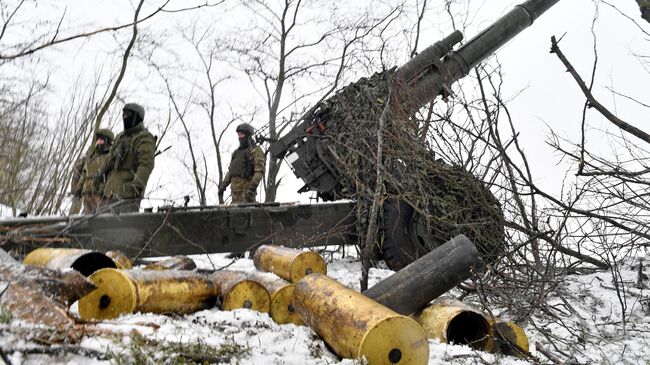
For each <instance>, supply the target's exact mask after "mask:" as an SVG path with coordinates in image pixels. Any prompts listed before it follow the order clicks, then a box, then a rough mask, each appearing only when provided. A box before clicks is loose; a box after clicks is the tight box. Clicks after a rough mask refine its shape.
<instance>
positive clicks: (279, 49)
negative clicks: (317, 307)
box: [227, 0, 399, 202]
mask: <svg viewBox="0 0 650 365" xmlns="http://www.w3.org/2000/svg"><path fill="white" fill-rule="evenodd" d="M328 6H331V7H332V9H330V10H328ZM245 7H246V9H247V10H248V11H250V12H252V14H253V19H254V21H253V24H256V25H255V26H254V27H253V28H252V29H247V30H245V31H243V30H237V31H236V33H235V34H236V36H235V38H233V40H232V41H231V42H230V45H229V46H228V47H227V50H228V51H229V52H230V53H231V54H232V55H233V59H234V60H236V62H237V64H239V65H240V67H241V70H242V71H243V72H244V73H245V74H246V76H247V77H248V78H249V80H250V81H251V83H252V84H253V86H254V87H255V88H256V89H257V91H258V93H259V95H260V96H261V98H262V99H263V100H264V104H265V107H266V110H267V113H268V114H267V120H266V123H265V125H264V127H263V130H261V131H260V133H263V134H266V135H267V136H268V139H270V140H271V141H273V140H276V139H277V138H278V137H279V136H280V135H281V134H282V131H283V130H284V129H285V128H286V126H287V125H288V123H289V122H292V121H294V119H293V117H284V119H283V117H282V116H283V115H284V114H285V113H286V112H287V111H291V110H292V109H293V108H295V106H296V105H298V103H299V102H300V101H301V100H302V99H305V98H308V97H311V96H312V95H314V94H319V95H320V96H322V98H323V99H324V98H325V97H327V95H329V94H330V93H331V92H333V91H334V90H336V88H337V87H338V85H339V83H340V82H341V80H342V79H343V73H344V71H345V70H346V68H347V67H348V66H349V65H350V61H351V58H352V57H351V55H352V54H353V53H354V52H355V49H354V46H355V45H356V44H359V43H362V41H363V39H364V38H365V37H367V36H368V35H369V34H370V33H371V31H372V30H373V29H375V28H377V27H379V26H380V25H381V24H384V22H385V21H386V19H388V18H390V17H391V16H394V14H395V12H396V11H397V10H395V9H396V8H399V6H397V7H393V8H392V9H391V10H389V11H388V15H384V16H380V17H378V18H372V17H371V16H369V15H367V14H360V15H359V16H358V17H357V18H356V19H349V18H348V19H344V18H341V19H336V18H335V20H334V22H332V21H331V20H330V19H328V17H329V16H328V14H330V13H331V12H332V10H338V9H336V8H335V7H334V6H333V5H332V4H331V3H330V2H323V1H301V0H286V1H284V2H282V3H281V4H280V5H279V6H278V7H276V6H274V5H270V4H268V3H267V2H264V1H258V0H256V1H251V2H247V3H245ZM335 14H336V12H335ZM306 30H309V32H307V31H306ZM243 33H245V34H250V35H252V37H251V38H249V39H247V40H243V39H241V38H240V37H239V35H240V34H243ZM332 49H336V51H335V52H332V51H331V50H332ZM312 79H315V80H318V82H319V84H320V85H323V83H324V85H325V86H319V87H318V88H316V89H315V90H314V89H311V90H307V91H302V92H301V94H300V95H301V96H297V95H296V94H295V91H294V90H295V88H296V87H297V85H302V86H304V85H306V84H307V83H308V81H309V80H312ZM287 95H289V98H288V97H287ZM265 129H266V130H265ZM280 167H281V161H280V160H278V159H277V158H275V157H273V156H270V158H268V171H267V174H266V176H265V193H266V198H265V199H266V201H267V202H272V201H275V199H276V196H277V189H278V186H279V184H280V179H279V178H278V173H279V171H280Z"/></svg>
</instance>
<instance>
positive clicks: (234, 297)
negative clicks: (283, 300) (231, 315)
mask: <svg viewBox="0 0 650 365" xmlns="http://www.w3.org/2000/svg"><path fill="white" fill-rule="evenodd" d="M210 279H211V280H212V282H213V283H214V285H215V286H216V287H217V289H218V292H219V300H218V303H219V305H220V307H221V309H223V310H226V311H229V310H234V309H240V308H246V309H251V310H254V311H258V312H262V313H269V312H270V311H271V296H270V295H269V292H268V291H267V290H266V288H264V286H262V284H260V283H258V282H256V281H254V280H250V279H248V275H247V274H246V273H243V272H239V271H228V270H221V271H216V272H214V273H213V274H212V275H210Z"/></svg>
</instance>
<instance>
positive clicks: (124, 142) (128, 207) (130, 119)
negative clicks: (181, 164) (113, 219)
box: [100, 103, 156, 213]
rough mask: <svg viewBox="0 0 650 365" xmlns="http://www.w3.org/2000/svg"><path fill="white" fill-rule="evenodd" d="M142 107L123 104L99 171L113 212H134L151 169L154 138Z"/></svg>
mask: <svg viewBox="0 0 650 365" xmlns="http://www.w3.org/2000/svg"><path fill="white" fill-rule="evenodd" d="M143 121H144V109H143V108H142V107H141V106H140V105H138V104H134V103H129V104H126V105H124V108H123V109H122V122H123V123H124V131H123V132H122V133H120V134H118V135H117V137H116V138H115V142H114V143H113V146H112V147H111V150H110V152H109V153H108V157H107V158H106V161H105V163H104V164H103V166H102V168H101V170H100V174H103V175H105V176H106V184H105V185H104V198H105V199H106V202H107V204H108V205H109V207H110V208H111V209H112V210H113V211H114V212H117V213H127V212H137V211H138V210H139V209H140V201H141V200H142V198H143V197H144V191H145V189H146V187H147V181H148V180H149V175H151V171H153V167H154V158H155V152H156V138H155V137H154V136H153V135H152V134H151V133H149V131H148V130H147V129H146V128H145V127H144V124H143Z"/></svg>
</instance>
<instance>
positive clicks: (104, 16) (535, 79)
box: [0, 0, 650, 205]
mask: <svg viewBox="0 0 650 365" xmlns="http://www.w3.org/2000/svg"><path fill="white" fill-rule="evenodd" d="M464 2H465V1H464ZM520 2H521V1H503V0H487V1H485V2H481V1H477V0H473V1H470V2H469V3H470V9H471V10H472V11H471V17H470V19H469V20H467V31H466V32H465V38H466V39H470V38H471V37H473V36H474V35H475V34H476V33H478V31H479V30H480V29H482V28H484V27H485V26H487V25H488V24H490V23H491V22H492V21H494V20H495V19H496V18H497V17H498V16H499V15H502V14H503V13H505V12H507V11H508V10H510V9H511V8H512V7H513V6H514V5H515V4H518V3H520ZM190 3H191V2H189V1H176V2H172V4H173V5H172V6H171V8H178V7H181V6H188V5H189V4H190ZM270 3H275V2H274V1H271V2H270ZM227 4H228V5H227V7H228V8H229V9H230V8H235V7H236V6H235V4H236V3H235V2H227ZM354 4H355V5H358V4H360V3H354ZM480 4H483V5H482V6H481V7H480V9H479V10H477V6H478V5H480ZM595 4H597V2H594V1H591V0H561V1H560V2H559V4H557V5H556V6H555V7H554V8H552V9H550V10H549V11H548V12H547V13H546V14H544V15H543V16H542V17H541V18H540V19H538V21H537V22H536V23H535V24H533V26H532V27H531V28H530V29H527V30H525V31H524V32H523V33H522V34H520V35H519V36H517V37H516V38H515V39H514V40H512V41H510V42H509V43H508V44H507V45H506V46H504V47H503V48H502V49H501V50H499V51H498V52H497V55H498V59H499V60H500V61H501V62H502V64H503V70H504V72H505V91H506V98H508V97H510V96H514V95H517V94H519V91H522V90H523V92H522V93H521V94H519V95H518V96H517V97H516V98H515V99H514V100H512V101H511V102H510V103H509V104H508V106H509V108H510V111H511V112H512V115H513V118H514V121H515V126H516V127H517V128H518V129H519V131H520V140H521V142H522V145H523V146H525V151H526V152H527V153H528V158H529V161H530V163H531V165H532V168H533V174H534V176H535V178H536V182H537V183H539V184H540V185H541V186H542V187H545V188H548V189H552V190H554V191H558V190H559V188H560V184H559V182H560V180H561V179H563V178H564V174H565V171H566V167H565V166H558V163H559V161H558V156H557V155H556V154H554V153H553V151H552V150H551V149H550V148H549V147H548V146H547V145H546V143H545V139H546V136H547V135H548V131H549V129H551V130H553V131H555V132H556V133H558V134H559V135H561V136H567V137H570V138H572V139H573V140H577V136H579V132H580V120H581V113H582V107H583V102H584V98H583V96H582V94H581V92H580V90H579V89H578V87H577V85H576V84H575V82H574V81H573V80H572V78H571V77H570V75H569V74H568V73H566V72H564V69H563V66H562V65H561V63H560V61H559V60H558V59H557V57H556V56H555V55H553V54H550V53H549V48H550V37H551V35H556V36H557V37H562V36H564V38H563V39H562V41H561V43H560V46H561V48H562V50H563V51H564V53H565V54H566V55H567V57H568V58H569V59H570V60H571V61H572V62H573V63H574V66H575V67H576V68H577V70H578V71H579V72H580V73H581V74H582V75H583V77H584V78H585V79H588V77H589V74H590V73H591V67H592V62H593V58H594V54H593V47H594V45H593V36H592V34H591V31H590V27H591V23H592V20H593V18H594V14H595V9H596V5H595ZM616 5H617V6H618V7H619V8H620V10H622V11H624V12H625V13H626V14H628V15H629V16H630V17H631V18H633V19H634V20H636V21H637V23H638V24H639V25H640V26H641V27H643V29H645V30H646V31H648V30H649V27H648V24H647V23H645V22H644V21H643V20H642V19H640V16H639V14H638V8H637V6H636V2H635V1H633V0H618V1H616ZM30 6H34V7H33V8H32V10H29V11H28V12H27V13H25V14H20V15H21V17H18V22H17V23H16V24H18V27H14V28H13V29H10V30H12V31H13V32H11V31H10V32H9V33H8V35H7V37H5V40H4V42H11V41H12V40H15V39H19V38H20V37H24V35H25V34H26V33H25V32H29V31H30V29H33V27H34V25H33V24H34V23H33V21H32V22H30V19H31V20H33V18H34V17H37V18H39V19H43V20H45V19H50V20H52V19H58V17H59V16H60V14H61V13H62V11H63V9H64V8H65V9H66V17H65V20H64V23H63V28H64V29H65V28H68V29H70V30H71V31H81V30H86V29H94V28H96V27H97V26H98V25H101V26H105V25H114V24H116V23H120V24H121V23H124V22H127V21H129V20H130V19H131V18H132V11H133V7H134V4H132V2H131V1H129V0H114V1H83V0H68V1H60V2H56V8H57V9H56V10H55V11H52V9H51V5H50V4H46V5H43V4H42V3H39V4H36V5H32V4H30ZM155 6H157V5H154V4H148V3H147V5H146V8H145V9H144V10H143V12H142V13H143V14H146V13H149V12H150V11H151V10H152V9H153V8H155ZM349 6H353V5H349ZM434 6H437V5H434ZM599 9H600V11H599V18H598V20H597V21H596V25H595V33H596V35H597V37H598V38H597V42H598V43H597V48H598V50H599V54H598V57H599V58H598V65H599V66H598V73H597V77H596V83H595V86H594V94H595V95H596V96H597V97H598V99H599V100H600V101H601V103H603V104H605V105H606V106H608V107H610V108H612V110H613V111H615V112H616V113H617V114H618V115H619V116H620V117H621V118H622V119H623V120H626V121H628V122H630V123H633V124H635V125H637V126H638V127H641V128H644V127H645V126H646V125H647V122H646V123H645V124H644V118H643V117H644V116H645V115H647V109H646V108H644V107H640V106H639V105H637V104H635V103H632V102H629V101H627V100H625V99H624V98H621V97H615V96H613V95H612V94H611V93H610V92H609V91H608V90H607V89H606V87H612V88H615V89H616V90H617V91H618V92H621V93H623V94H626V95H630V96H634V97H636V98H638V99H639V100H640V101H641V102H644V103H650V100H647V98H648V94H647V92H644V91H645V90H644V85H646V84H647V80H645V79H647V78H648V73H647V71H646V70H645V69H644V65H642V64H641V63H640V62H639V61H638V59H637V58H635V57H633V56H632V54H633V53H637V54H644V55H650V42H648V35H647V34H643V33H642V32H641V31H640V30H639V29H638V28H637V26H636V25H634V24H633V23H632V22H631V21H630V20H629V19H626V18H624V17H623V16H621V15H620V14H618V13H617V12H616V11H615V10H613V9H612V8H611V7H610V6H608V5H606V4H603V3H599ZM225 13H226V14H228V16H227V17H225V18H224V16H223V14H224V8H223V7H219V8H215V9H204V10H201V11H199V12H193V13H191V15H189V14H188V15H183V16H182V17H179V16H177V15H174V16H169V15H163V16H158V17H156V18H154V21H153V22H148V23H146V24H145V25H144V26H143V28H146V30H147V31H149V32H151V33H153V34H155V35H156V36H155V39H153V41H159V42H161V43H162V44H163V45H164V47H165V49H167V50H169V49H171V50H173V51H174V52H176V53H177V54H178V55H179V58H178V59H169V58H168V57H169V53H168V52H167V51H163V50H156V51H155V52H153V54H152V56H151V59H153V60H158V61H160V60H163V61H160V62H165V61H164V60H167V66H169V67H171V66H176V64H177V63H185V62H187V64H186V65H185V66H186V67H192V68H197V67H198V63H197V60H196V58H195V57H194V56H193V53H192V52H193V51H192V49H191V48H190V47H188V46H187V44H186V43H184V42H183V41H182V40H180V38H179V37H178V35H179V34H178V30H177V27H176V25H177V24H199V25H201V24H210V23H213V27H214V32H215V34H219V33H220V32H223V31H227V30H228V28H229V27H240V28H243V27H248V26H249V24H246V23H247V22H249V21H250V20H249V19H246V18H239V16H238V14H239V12H238V11H228V12H225ZM401 21H402V22H409V21H410V18H405V19H403V20H401ZM450 31H451V28H450V24H449V21H448V18H447V16H446V15H445V14H442V13H437V14H436V13H434V12H431V13H429V14H428V16H427V17H426V21H425V23H424V25H423V35H422V39H421V42H420V49H422V48H424V47H426V46H427V45H428V44H431V43H433V42H435V41H437V40H439V39H440V38H441V37H442V36H444V35H446V34H448V33H449V32H450ZM27 34H29V33H27ZM161 34H162V35H161ZM129 36H130V34H129V32H128V31H127V32H123V33H120V34H118V35H116V36H115V35H101V36H98V37H94V38H91V39H87V40H84V41H76V42H70V43H67V44H65V45H64V46H61V47H57V48H55V49H49V50H47V51H44V52H42V53H40V54H39V59H40V61H39V62H38V63H37V64H36V65H35V66H32V69H34V70H35V72H37V73H38V74H39V75H46V74H48V73H49V74H50V77H51V80H52V81H53V82H52V86H53V90H52V92H51V94H49V95H48V97H49V100H50V107H51V108H52V110H57V109H59V108H60V107H61V105H64V104H65V102H66V101H65V95H66V90H67V89H69V88H70V87H71V84H72V83H73V82H74V80H75V79H76V78H77V77H79V75H81V77H86V78H87V77H88V75H92V74H94V73H95V71H97V70H100V69H103V70H104V80H105V77H106V74H107V73H108V72H111V73H112V72H114V71H113V70H114V67H112V66H114V65H115V64H116V63H117V62H119V58H120V56H121V55H120V53H119V52H115V50H116V49H117V46H118V45H121V46H122V47H124V46H125V44H126V40H127V39H128V37H129ZM245 37H246V34H242V38H245ZM399 41H400V40H399V39H395V40H394V42H399ZM143 44H144V45H145V47H147V48H150V45H148V43H147V42H146V41H145V42H144V43H143ZM1 46H2V43H0V47H1ZM395 46H400V45H399V44H397V45H395ZM0 49H1V48H0ZM405 55H406V52H403V54H402V55H400V57H405ZM404 60H405V58H404V59H402V60H400V61H399V62H403V61H404ZM179 66H180V65H179ZM219 67H223V68H224V71H223V73H222V75H226V74H231V75H234V76H235V77H234V78H233V79H232V80H230V81H227V82H226V83H224V87H220V88H219V90H218V91H219V93H220V94H219V106H218V107H219V111H220V113H221V114H220V117H221V119H222V120H223V121H225V120H227V119H229V118H230V111H229V110H230V109H232V110H235V111H238V112H244V111H246V112H251V111H253V110H255V106H256V107H257V114H256V117H257V118H256V122H255V123H256V125H257V126H260V125H261V124H262V123H263V121H264V119H265V117H266V111H265V110H264V109H263V100H262V99H261V98H260V97H259V95H258V94H257V93H256V92H255V90H254V89H252V88H251V85H250V82H249V81H248V80H247V79H246V78H245V77H242V75H241V73H239V74H238V73H237V72H229V71H228V70H226V66H224V65H223V64H221V65H219ZM8 70H9V68H7V67H3V68H1V69H0V72H8ZM10 72H14V70H11V71H10ZM26 72H27V71H26ZM177 76H182V78H185V79H186V80H184V81H183V80H181V77H178V78H176V79H174V80H172V81H171V82H172V84H173V86H177V87H179V90H181V89H182V88H186V87H187V85H189V84H192V83H195V84H197V85H202V83H204V80H203V79H200V78H197V77H196V76H192V75H190V74H189V73H188V72H187V71H184V72H183V73H182V74H181V75H177ZM185 90H187V89H185ZM120 92H121V93H122V94H123V95H125V96H126V97H125V98H126V99H129V101H131V100H133V101H137V102H140V103H142V104H143V105H145V107H146V108H147V118H146V120H145V124H147V125H149V126H151V129H152V132H154V134H156V133H157V132H159V131H157V130H156V128H157V127H158V126H159V125H160V123H161V121H163V120H165V118H166V115H167V110H168V104H167V100H166V99H167V98H166V95H165V92H164V90H163V89H162V83H161V82H160V78H159V77H158V75H157V74H156V73H155V72H151V71H150V70H146V69H145V68H143V67H142V62H140V66H138V64H137V63H135V62H134V63H133V67H131V68H130V69H129V70H128V73H127V77H126V79H125V81H124V83H123V85H122V86H121V89H120ZM290 99H291V95H286V96H285V100H286V101H288V100H290ZM120 105H121V103H119V102H117V103H116V104H115V105H114V106H113V109H112V110H111V111H110V112H109V115H108V117H109V119H110V121H111V123H112V125H113V127H114V129H115V130H116V131H119V130H120V129H121V126H120V125H119V124H117V121H118V119H117V117H118V113H117V112H116V111H117V110H118V109H119V107H120ZM303 107H304V105H303ZM196 113H199V112H196ZM195 115H196V116H197V117H196V119H193V120H192V125H191V127H190V128H191V130H192V134H193V135H194V136H195V137H196V138H205V137H206V134H207V129H206V128H207V124H205V122H204V121H202V120H201V118H204V117H202V116H199V115H200V114H195ZM588 120H589V121H590V125H591V126H592V128H603V129H610V130H615V129H613V128H611V127H610V126H609V124H608V123H607V122H604V121H603V120H602V118H600V117H599V116H598V115H597V113H596V112H595V111H589V112H588ZM221 127H223V126H221ZM646 130H648V129H647V128H646ZM181 132H182V128H181V127H180V124H177V125H176V127H175V129H174V131H173V133H172V134H170V135H168V136H167V137H166V139H165V141H163V143H162V146H161V147H166V146H168V145H170V144H173V148H172V149H171V150H170V151H169V152H167V153H165V154H164V155H162V156H159V157H158V158H157V160H156V164H157V166H156V169H155V170H154V173H153V175H152V177H151V180H150V182H149V186H148V192H149V193H150V195H151V196H153V197H158V198H172V199H174V200H175V201H176V203H180V202H181V201H182V200H181V199H180V197H182V196H183V195H186V194H190V195H193V196H195V195H196V193H195V192H194V188H193V185H192V183H191V179H190V176H189V175H188V173H187V171H185V170H183V168H182V167H181V165H180V164H179V160H185V161H187V159H188V158H189V156H188V155H187V153H186V151H185V150H186V149H185V148H183V146H184V143H185V142H184V141H183V136H182V134H181ZM600 135H601V133H599V132H596V131H590V132H589V135H588V140H589V141H590V142H591V143H592V144H596V145H597V144H598V143H600V141H602V139H601V138H599V137H600ZM226 137H227V138H228V139H229V140H228V142H230V143H229V145H228V146H227V151H223V152H224V153H225V155H226V156H228V155H229V151H231V150H232V148H234V146H235V135H234V132H228V133H226ZM630 138H631V139H632V140H633V141H634V137H630ZM634 142H636V141H634ZM204 147H205V153H206V155H208V156H211V155H212V154H213V152H212V151H211V150H210V149H209V147H210V145H209V144H207V145H205V146H204ZM598 147H600V148H603V149H604V150H606V149H607V148H608V146H598ZM225 160H228V157H226V158H225ZM209 164H210V166H209V168H210V169H211V170H212V171H211V174H212V175H211V176H210V178H211V179H216V173H215V171H216V166H215V165H214V164H213V163H212V162H210V163H209ZM281 176H284V178H283V180H282V181H283V184H284V186H283V187H282V188H281V193H280V195H279V200H281V201H297V200H300V201H308V195H303V196H298V195H297V194H295V193H294V192H295V191H296V190H297V189H298V188H299V187H300V186H302V183H301V182H299V181H296V179H295V178H294V177H293V175H292V174H291V172H290V171H289V169H288V168H287V167H286V166H285V167H284V168H283V172H282V173H281ZM208 190H209V194H208V203H212V204H214V203H215V202H216V187H215V186H214V185H209V187H208ZM163 203H164V202H163V201H153V202H152V204H153V205H160V204H163Z"/></svg>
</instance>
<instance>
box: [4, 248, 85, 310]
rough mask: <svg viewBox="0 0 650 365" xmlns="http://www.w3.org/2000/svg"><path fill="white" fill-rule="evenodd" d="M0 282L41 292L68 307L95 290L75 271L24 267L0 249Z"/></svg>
mask: <svg viewBox="0 0 650 365" xmlns="http://www.w3.org/2000/svg"><path fill="white" fill-rule="evenodd" d="M0 282H7V283H11V284H17V285H19V286H22V287H25V288H29V289H32V290H34V291H36V292H41V293H43V294H44V295H46V296H47V297H49V298H51V299H53V300H54V301H56V302H57V303H60V304H61V305H64V306H68V305H71V304H72V303H74V302H75V301H77V300H78V299H79V298H81V297H83V296H84V295H86V294H88V293H90V292H91V291H92V290H94V289H95V285H93V284H92V283H91V282H90V281H88V280H87V279H86V278H85V277H84V276H83V275H82V274H80V273H79V272H77V271H72V270H71V271H67V272H61V271H58V270H52V269H48V268H45V267H37V266H24V265H22V264H20V263H19V262H17V261H16V260H14V259H13V257H11V256H10V255H9V254H8V253H7V252H6V251H4V250H2V249H0Z"/></svg>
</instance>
